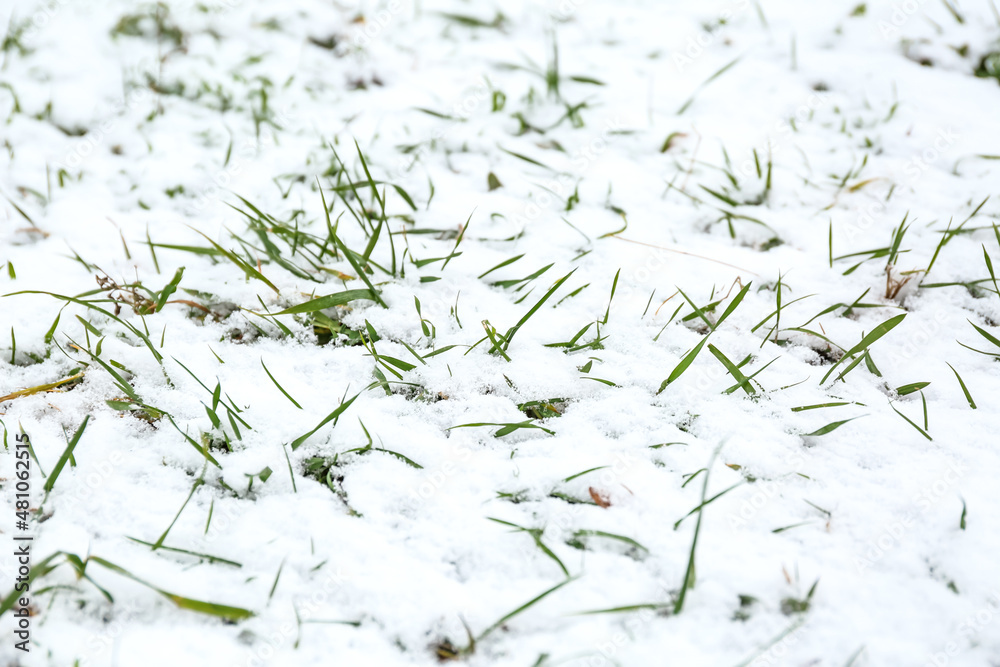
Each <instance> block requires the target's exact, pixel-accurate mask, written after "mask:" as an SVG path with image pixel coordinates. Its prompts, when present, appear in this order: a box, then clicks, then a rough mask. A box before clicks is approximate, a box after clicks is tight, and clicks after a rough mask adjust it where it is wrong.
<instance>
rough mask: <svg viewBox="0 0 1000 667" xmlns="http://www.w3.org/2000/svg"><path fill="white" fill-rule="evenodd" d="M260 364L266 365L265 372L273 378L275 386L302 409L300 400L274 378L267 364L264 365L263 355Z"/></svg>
mask: <svg viewBox="0 0 1000 667" xmlns="http://www.w3.org/2000/svg"><path fill="white" fill-rule="evenodd" d="M260 365H261V366H264V372H265V373H267V377H269V378H271V382H273V383H274V386H275V387H277V388H278V390H279V391H280V392H281V393H282V394H284V395H285V398H287V399H288V400H289V401H291V402H292V405H294V406H295V407H297V408H298V409H299V410H301V409H302V406H301V405H299V402H298V401H296V400H295V399H294V398H292V395H291V394H289V393H288V392H287V391H285V388H284V387H282V386H281V385H280V384H278V381H277V380H275V379H274V376H273V375H272V374H271V371H269V370H267V366H265V365H264V358H263V357H261V360H260Z"/></svg>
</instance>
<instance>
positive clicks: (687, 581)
mask: <svg viewBox="0 0 1000 667" xmlns="http://www.w3.org/2000/svg"><path fill="white" fill-rule="evenodd" d="M724 444H725V442H722V443H721V444H719V446H718V447H716V448H715V451H713V452H712V457H711V458H710V459H709V460H708V465H707V466H705V480H704V481H703V482H702V485H701V504H700V505H699V506H698V508H697V509H696V511H697V512H698V521H697V522H696V523H695V525H694V536H693V537H692V538H691V551H690V553H689V554H688V563H687V568H686V569H685V570H684V581H683V583H682V584H681V591H680V593H679V594H678V595H677V601H676V602H674V614H679V613H681V611H683V609H684V600H685V599H687V592H688V591H689V590H690V589H692V588H694V579H695V574H694V569H695V568H694V557H695V551H696V550H697V548H698V536H699V535H700V534H701V521H702V518H703V517H704V515H705V504H706V503H705V497H706V496H707V495H708V480H709V478H710V477H711V475H710V471H711V469H712V464H713V463H715V458H716V457H717V456H718V455H719V452H721V451H722V446H723V445H724Z"/></svg>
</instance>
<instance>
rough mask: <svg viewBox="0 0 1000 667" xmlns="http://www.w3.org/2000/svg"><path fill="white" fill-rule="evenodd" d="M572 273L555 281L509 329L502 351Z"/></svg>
mask: <svg viewBox="0 0 1000 667" xmlns="http://www.w3.org/2000/svg"><path fill="white" fill-rule="evenodd" d="M574 273H576V269H573V270H572V271H570V272H569V273H567V274H566V275H565V276H563V277H562V278H560V279H559V280H557V281H556V282H555V284H554V285H552V287H550V288H549V291H548V292H546V293H545V296H543V297H542V298H541V299H539V300H538V303H536V304H535V305H534V306H532V307H531V309H530V310H529V311H528V312H527V313H525V314H524V317H522V318H521V319H520V320H519V321H518V323H517V324H515V325H514V326H513V327H511V328H510V330H509V331H508V332H507V334H506V335H505V336H504V344H503V349H504V351H506V350H507V348H509V347H510V342H511V341H512V340H513V339H514V334H516V333H517V332H518V330H519V329H520V328H521V327H522V326H524V323H525V322H527V321H528V320H529V319H531V316H532V315H534V314H535V312H537V311H538V309H539V308H541V307H542V304H544V303H545V302H546V301H548V300H549V297H550V296H552V295H553V294H555V292H556V290H558V289H559V288H560V287H562V284H563V283H564V282H566V281H567V280H569V277H570V276H572V275H573V274H574ZM494 349H495V348H494Z"/></svg>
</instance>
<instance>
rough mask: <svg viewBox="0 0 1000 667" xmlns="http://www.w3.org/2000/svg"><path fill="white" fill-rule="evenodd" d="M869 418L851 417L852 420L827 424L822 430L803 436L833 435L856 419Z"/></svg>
mask: <svg viewBox="0 0 1000 667" xmlns="http://www.w3.org/2000/svg"><path fill="white" fill-rule="evenodd" d="M867 416H868V415H858V416H857V417H851V418H850V419H844V420H842V421H839V422H831V423H829V424H827V425H826V426H823V427H821V428H818V429H816V430H815V431H813V432H812V433H803V434H802V435H803V436H815V437H819V436H821V435H826V434H827V433H831V432H833V431H836V430H837V429H838V428H840V427H841V426H843V425H844V424H847V423H849V422H852V421H854V420H855V419H861V418H862V417H867Z"/></svg>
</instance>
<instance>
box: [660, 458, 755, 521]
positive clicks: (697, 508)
mask: <svg viewBox="0 0 1000 667" xmlns="http://www.w3.org/2000/svg"><path fill="white" fill-rule="evenodd" d="M702 470H704V472H705V476H706V478H707V477H708V470H707V469H704V468H703V469H702ZM698 472H701V471H698ZM695 474H698V473H695ZM691 479H694V476H693V475H692V477H691V478H690V479H688V482H690V481H691ZM745 483H746V482H736V483H735V484H733V485H732V486H730V487H729V488H727V489H724V490H722V491H719V492H718V493H717V494H715V495H714V496H712V497H711V498H709V499H708V500H705V499H704V498H702V501H701V502H700V503H698V505H696V506H695V508H694V509H692V510H691V511H690V512H688V513H687V514H685V515H684V516H682V517H681V518H680V519H678V520H677V521H675V522H674V530H677V529H678V528H680V527H681V524H682V523H684V519H686V518H688V517H689V516H691V515H692V514H694V513H695V512H700V511H701V510H702V508H704V507H706V506H708V505H711V504H712V503H713V502H715V501H716V500H718V499H719V498H721V497H722V496H724V495H726V494H727V493H729V492H730V491H732V490H733V489H735V488H736V487H738V486H743V484H745ZM684 485H685V486H686V485H687V482H685V483H684ZM681 488H683V486H682V487H681Z"/></svg>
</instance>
